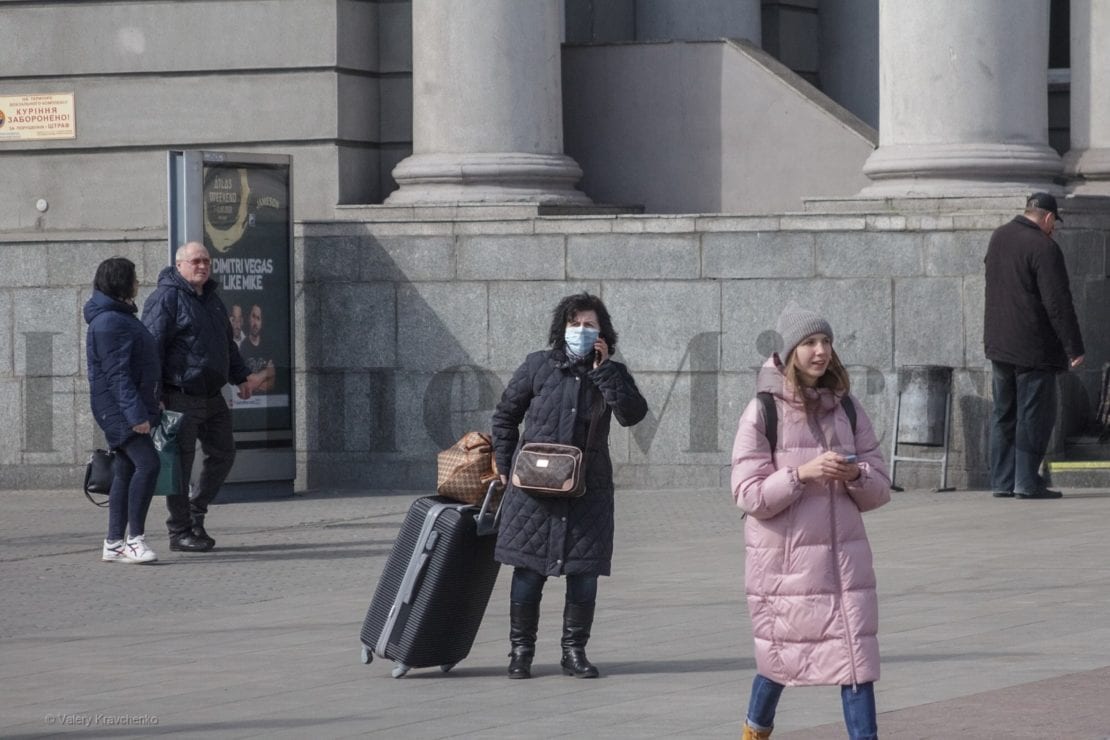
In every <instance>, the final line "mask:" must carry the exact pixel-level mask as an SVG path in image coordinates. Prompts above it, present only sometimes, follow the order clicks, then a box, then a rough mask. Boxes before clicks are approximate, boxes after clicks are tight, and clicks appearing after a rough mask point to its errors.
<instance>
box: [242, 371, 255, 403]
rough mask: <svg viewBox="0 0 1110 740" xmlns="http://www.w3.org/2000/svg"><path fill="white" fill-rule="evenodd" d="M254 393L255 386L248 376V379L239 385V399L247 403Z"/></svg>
mask: <svg viewBox="0 0 1110 740" xmlns="http://www.w3.org/2000/svg"><path fill="white" fill-rule="evenodd" d="M253 392H254V384H253V383H252V382H251V379H250V376H249V375H248V376H247V379H246V380H244V381H243V382H242V383H240V384H239V398H241V399H243V400H244V401H246V400H247V399H248V398H250V397H251V393H253Z"/></svg>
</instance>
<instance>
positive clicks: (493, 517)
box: [474, 478, 501, 537]
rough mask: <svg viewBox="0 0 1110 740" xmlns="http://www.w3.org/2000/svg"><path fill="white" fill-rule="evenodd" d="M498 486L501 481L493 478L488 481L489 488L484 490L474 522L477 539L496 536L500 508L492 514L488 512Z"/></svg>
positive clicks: (499, 519)
mask: <svg viewBox="0 0 1110 740" xmlns="http://www.w3.org/2000/svg"><path fill="white" fill-rule="evenodd" d="M500 485H501V481H500V480H498V479H496V478H495V479H494V480H491V481H490V483H489V488H487V489H486V496H485V498H483V499H482V508H481V509H479V510H478V518H477V519H476V520H475V522H474V524H475V528H476V530H477V533H478V536H479V537H486V536H488V535H491V534H497V527H498V526H499V525H500V524H501V507H500V506H498V507H497V511H496V512H494V513H491V512H490V510H489V507H490V504H491V503H493V492H494V491H495V490H497V487H498V486H500Z"/></svg>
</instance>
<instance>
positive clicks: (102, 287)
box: [93, 257, 135, 303]
mask: <svg viewBox="0 0 1110 740" xmlns="http://www.w3.org/2000/svg"><path fill="white" fill-rule="evenodd" d="M93 287H94V288H96V289H97V290H99V291H100V292H101V293H103V294H104V295H106V296H108V297H109V298H115V299H116V300H117V301H123V302H124V303H126V302H127V301H130V300H131V299H132V298H134V297H135V263H134V262H132V261H131V260H129V259H127V258H126V257H109V258H108V259H106V260H104V261H103V262H101V263H100V266H99V267H97V268H96V277H95V278H93Z"/></svg>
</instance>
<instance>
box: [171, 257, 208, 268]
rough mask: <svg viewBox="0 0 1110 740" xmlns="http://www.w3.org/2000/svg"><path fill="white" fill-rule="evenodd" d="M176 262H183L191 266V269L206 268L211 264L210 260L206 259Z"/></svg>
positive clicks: (195, 258)
mask: <svg viewBox="0 0 1110 740" xmlns="http://www.w3.org/2000/svg"><path fill="white" fill-rule="evenodd" d="M178 261H179V262H185V263H187V264H190V265H192V266H193V267H207V266H208V265H210V264H212V260H210V259H208V258H207V257H194V258H193V259H191V260H178Z"/></svg>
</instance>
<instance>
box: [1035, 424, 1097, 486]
mask: <svg viewBox="0 0 1110 740" xmlns="http://www.w3.org/2000/svg"><path fill="white" fill-rule="evenodd" d="M1048 470H1049V474H1050V475H1051V479H1052V485H1053V486H1054V487H1056V488H1101V489H1104V490H1110V441H1107V442H1104V441H1101V440H1100V439H1099V438H1098V437H1091V436H1088V437H1075V438H1070V439H1068V441H1067V444H1066V445H1065V447H1064V457H1063V458H1062V459H1060V460H1054V461H1052V462H1050V463H1049V464H1048Z"/></svg>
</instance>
